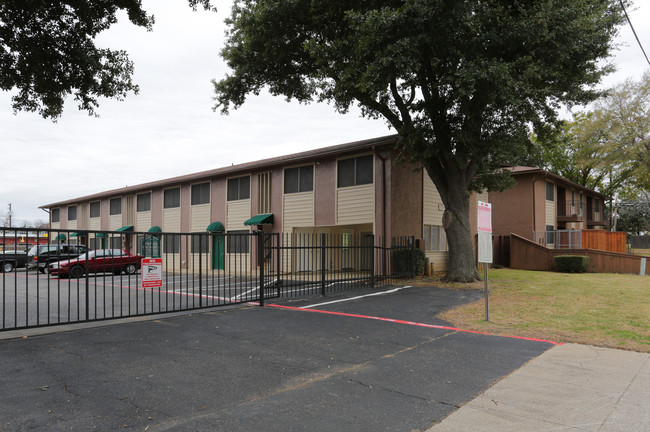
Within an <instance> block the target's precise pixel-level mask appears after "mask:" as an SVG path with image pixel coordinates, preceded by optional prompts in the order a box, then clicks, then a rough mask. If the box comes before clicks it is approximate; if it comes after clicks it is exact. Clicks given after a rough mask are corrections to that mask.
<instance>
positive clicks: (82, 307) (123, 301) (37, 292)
mask: <svg viewBox="0 0 650 432" xmlns="http://www.w3.org/2000/svg"><path fill="white" fill-rule="evenodd" d="M227 279H228V280H227ZM230 279H233V278H227V277H226V276H221V277H213V278H203V279H201V280H200V281H199V279H198V277H197V276H196V275H192V274H187V273H184V274H182V275H175V274H173V273H166V274H165V275H164V281H163V282H164V283H163V286H161V287H155V288H144V287H143V286H142V283H141V276H140V274H139V273H136V274H133V275H128V274H119V275H115V274H113V273H97V274H90V275H88V277H82V278H61V279H60V278H57V277H54V276H51V275H48V274H42V273H39V272H37V271H35V270H31V271H25V270H21V271H16V272H14V273H0V298H1V299H2V307H1V308H0V329H12V328H22V327H28V326H29V327H32V326H39V325H51V324H64V323H73V322H79V321H87V320H101V319H108V318H119V317H128V316H134V315H146V314H155V313H161V312H168V311H177V310H186V309H193V308H197V307H200V306H216V305H224V304H232V303H240V302H244V301H252V300H256V299H257V298H258V295H259V286H258V283H257V281H255V280H243V279H241V278H239V280H237V282H236V283H233V281H232V280H230Z"/></svg>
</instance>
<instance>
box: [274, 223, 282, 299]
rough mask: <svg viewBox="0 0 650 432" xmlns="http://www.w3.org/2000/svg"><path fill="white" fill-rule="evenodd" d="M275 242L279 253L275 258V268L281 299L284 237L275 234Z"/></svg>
mask: <svg viewBox="0 0 650 432" xmlns="http://www.w3.org/2000/svg"><path fill="white" fill-rule="evenodd" d="M275 240H276V243H277V245H278V246H277V253H276V256H275V266H276V273H275V286H276V288H277V289H278V292H277V294H278V297H280V269H281V266H280V265H281V262H280V261H281V259H280V256H281V252H280V251H281V245H280V242H281V241H282V235H281V234H280V233H275Z"/></svg>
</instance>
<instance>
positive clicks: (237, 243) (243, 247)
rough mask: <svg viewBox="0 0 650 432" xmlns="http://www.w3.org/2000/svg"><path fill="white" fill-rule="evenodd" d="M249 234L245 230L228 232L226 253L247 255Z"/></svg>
mask: <svg viewBox="0 0 650 432" xmlns="http://www.w3.org/2000/svg"><path fill="white" fill-rule="evenodd" d="M249 234H250V233H249V232H248V231H246V230H244V231H228V235H227V238H228V253H248V251H249V237H250V235H249Z"/></svg>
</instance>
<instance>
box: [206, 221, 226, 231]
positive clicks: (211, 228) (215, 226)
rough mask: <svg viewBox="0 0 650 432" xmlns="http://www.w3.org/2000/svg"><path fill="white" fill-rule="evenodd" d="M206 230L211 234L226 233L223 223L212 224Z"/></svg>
mask: <svg viewBox="0 0 650 432" xmlns="http://www.w3.org/2000/svg"><path fill="white" fill-rule="evenodd" d="M205 230H206V231H207V232H209V233H222V232H225V231H226V228H225V227H224V226H223V224H222V223H221V222H212V223H211V224H210V225H208V227H207V228H206V229H205Z"/></svg>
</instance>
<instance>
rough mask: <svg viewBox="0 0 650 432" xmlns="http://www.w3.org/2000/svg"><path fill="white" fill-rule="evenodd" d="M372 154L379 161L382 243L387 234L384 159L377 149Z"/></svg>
mask: <svg viewBox="0 0 650 432" xmlns="http://www.w3.org/2000/svg"><path fill="white" fill-rule="evenodd" d="M372 152H373V153H374V154H375V155H376V156H377V158H379V160H380V161H381V222H382V225H383V229H382V236H383V237H384V241H386V233H387V229H388V227H387V224H386V159H385V158H383V157H382V156H381V154H379V151H377V147H375V146H373V147H372Z"/></svg>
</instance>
